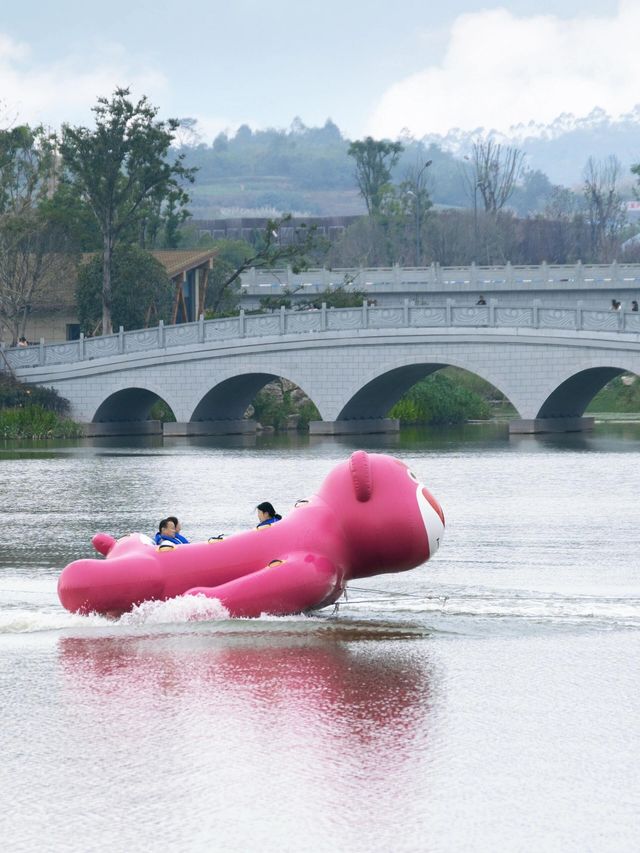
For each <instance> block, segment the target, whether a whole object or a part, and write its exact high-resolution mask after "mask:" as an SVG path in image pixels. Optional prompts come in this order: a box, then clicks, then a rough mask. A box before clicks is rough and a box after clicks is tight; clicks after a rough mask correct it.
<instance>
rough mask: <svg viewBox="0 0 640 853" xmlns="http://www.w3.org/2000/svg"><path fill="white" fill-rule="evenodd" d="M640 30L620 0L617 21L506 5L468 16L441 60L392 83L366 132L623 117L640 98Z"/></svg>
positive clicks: (638, 17) (638, 16) (636, 7)
mask: <svg viewBox="0 0 640 853" xmlns="http://www.w3.org/2000/svg"><path fill="white" fill-rule="evenodd" d="M639 32H640V3H638V2H637V0H622V2H620V5H619V7H618V10H617V12H616V14H615V15H614V16H613V17H609V18H604V17H594V16H587V15H581V16H579V17H575V18H572V19H563V18H560V17H557V16H555V15H536V16H533V17H528V18H527V17H516V16H515V15H513V14H512V13H511V12H509V11H508V10H506V9H492V10H486V11H482V12H478V13H473V14H464V15H460V16H459V17H458V18H456V20H455V22H454V24H453V26H452V28H451V31H450V35H449V43H448V47H447V50H446V53H445V56H444V58H443V60H442V62H441V63H440V64H439V65H431V66H428V67H427V68H425V70H424V71H421V72H419V73H417V74H414V75H412V76H411V77H408V78H406V79H405V80H402V81H400V82H398V83H396V84H395V85H394V86H392V87H391V88H390V89H388V90H387V91H386V92H385V93H384V95H383V96H382V98H381V100H380V102H379V104H378V106H377V107H376V109H375V111H374V113H373V115H372V116H371V119H370V122H369V127H368V132H369V133H371V134H372V135H374V136H376V137H382V136H387V137H392V138H393V137H396V136H398V135H399V133H400V131H401V130H402V129H403V128H408V129H409V130H410V131H411V133H413V134H414V135H415V136H418V137H420V136H424V135H426V134H428V133H441V134H445V133H446V132H447V131H448V130H450V129H452V128H456V127H458V128H462V129H464V130H475V129H476V128H481V127H482V128H485V129H487V130H489V129H495V130H499V131H503V132H504V131H507V130H509V128H510V127H513V126H514V125H517V124H525V123H528V122H530V121H536V122H542V123H550V122H552V121H553V120H554V119H555V118H557V117H558V116H559V115H561V114H562V113H573V114H574V115H575V116H576V117H583V116H586V115H588V114H589V113H590V112H591V111H592V110H593V109H594V108H596V107H601V108H603V109H604V110H606V112H607V113H609V114H610V115H611V116H615V117H617V116H618V115H621V114H623V113H626V112H628V111H630V110H631V109H632V108H633V107H634V106H635V105H636V104H637V103H638V102H640V62H639V61H638V48H637V36H638V33H639Z"/></svg>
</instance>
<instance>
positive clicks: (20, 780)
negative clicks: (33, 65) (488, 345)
mask: <svg viewBox="0 0 640 853" xmlns="http://www.w3.org/2000/svg"><path fill="white" fill-rule="evenodd" d="M357 447H364V448H365V449H369V450H384V451H385V452H390V453H393V454H395V455H397V456H399V457H401V458H402V459H403V460H404V461H406V462H408V463H409V464H410V465H411V467H412V468H413V469H414V470H415V471H416V473H417V474H418V475H419V476H420V478H421V479H422V480H423V482H424V483H425V484H427V485H428V486H429V488H430V489H431V490H432V491H433V492H434V494H435V495H436V496H437V497H438V498H439V499H440V501H441V503H442V505H443V507H444V510H445V514H446V517H447V533H446V538H445V541H444V544H443V546H442V548H441V550H440V552H439V553H438V555H437V557H436V558H435V560H434V561H433V563H429V564H428V565H426V566H424V567H422V568H420V569H415V570H413V571H411V572H407V573H405V574H402V575H389V576H384V577H382V578H372V579H370V580H368V581H360V582H358V584H357V586H355V587H353V588H350V590H349V594H348V600H347V601H346V602H343V603H341V605H340V607H339V609H338V611H337V613H333V612H331V611H324V612H322V613H320V614H318V615H316V616H313V617H302V616H301V617H296V618H288V619H284V618H269V619H266V618H263V619H258V620H247V621H245V620H227V619H224V618H222V617H221V616H218V615H217V614H216V613H215V612H214V611H212V610H211V606H210V603H209V604H203V603H201V602H198V601H181V600H175V601H171V602H165V603H162V604H157V603H156V604H152V605H150V606H143V607H141V608H140V609H138V610H137V611H135V612H134V613H132V614H127V615H126V616H124V617H122V619H120V620H119V621H117V622H110V621H108V620H106V619H104V618H102V617H98V616H93V617H79V616H74V615H71V614H68V613H66V612H65V611H64V610H63V609H62V608H61V607H60V605H59V604H58V601H57V596H56V581H57V576H58V574H59V571H60V569H61V568H62V567H63V566H64V565H65V564H66V563H68V562H69V561H71V560H73V559H75V558H77V557H79V556H83V555H90V554H91V553H92V549H91V545H90V539H91V536H92V535H93V533H94V532H96V531H97V530H106V531H108V532H111V533H113V534H114V535H116V536H119V535H123V534H125V533H127V532H130V531H132V530H141V531H143V532H148V533H151V532H153V530H154V529H155V526H156V524H157V521H158V519H159V518H160V517H162V516H163V515H166V514H167V513H168V512H173V513H176V514H178V515H179V516H180V518H181V520H183V528H184V532H185V533H186V534H187V536H189V537H190V538H192V539H201V538H202V539H204V538H206V537H208V536H209V535H213V534H217V533H230V532H233V531H234V530H239V529H243V528H247V527H249V526H252V525H253V524H255V519H254V515H255V512H254V507H255V505H256V504H257V503H258V502H259V501H262V500H270V501H271V502H272V503H274V504H275V506H276V508H277V509H278V510H279V511H280V512H283V513H286V512H287V511H288V510H289V509H290V508H291V506H292V505H293V503H294V502H295V500H296V499H298V498H303V497H305V496H308V495H309V494H310V493H312V492H313V491H314V490H315V489H316V488H317V486H319V484H320V482H321V480H322V478H323V477H324V475H325V474H326V473H327V472H328V471H329V470H330V469H331V467H332V466H333V465H334V464H336V463H337V462H339V461H342V460H343V459H345V458H346V457H347V456H348V455H349V453H350V452H352V451H353V450H354V449H356V448H357ZM639 451H640V428H638V426H636V425H633V424H621V425H614V424H610V425H608V426H607V427H606V428H605V427H604V426H603V427H601V428H599V429H598V430H596V432H595V433H594V434H593V435H590V436H559V437H546V438H543V437H521V438H518V437H512V438H509V437H508V436H507V435H506V434H505V432H504V430H503V429H501V428H492V427H466V428H464V429H461V430H456V431H448V432H442V433H437V434H431V435H426V434H419V433H407V434H403V435H402V436H400V437H392V438H387V439H383V438H375V437H361V438H360V439H357V440H344V441H342V440H340V439H308V438H299V439H296V438H291V439H289V438H283V439H278V438H265V439H262V440H259V441H258V443H257V444H256V443H254V444H251V443H247V440H246V439H240V438H238V439H235V438H228V439H218V440H213V439H211V440H206V439H200V440H193V439H192V440H186V439H182V440H181V439H175V440H173V442H171V443H169V441H166V442H165V443H164V445H163V444H161V443H153V442H152V441H150V440H147V441H146V442H142V441H141V442H140V443H139V444H135V443H134V440H129V441H124V440H121V441H119V442H116V441H113V442H108V441H106V440H105V441H102V442H99V441H94V442H93V443H86V444H67V445H64V444H59V445H55V446H46V445H42V444H34V445H24V444H23V445H20V446H19V447H18V446H4V449H3V447H2V445H0V497H1V500H2V507H3V518H4V523H5V530H4V536H3V537H2V538H3V545H2V547H1V549H0V713H1V716H2V721H3V724H2V728H1V730H0V731H1V733H0V748H1V754H2V761H1V762H0V838H1V839H2V849H3V850H10V851H40V850H47V851H92V850H96V851H97V850H116V851H120V850H122V851H137V850H140V851H147V850H148V851H201V850H202V851H210V850H221V851H226V850H229V851H231V850H234V851H236V850H239V851H266V853H271V851H336V850H337V851H353V853H358V851H385V853H386V851H429V853H431V851H436V852H437V851H532V853H533V851H563V853H564V851H580V852H581V853H582V851H636V850H637V849H638V848H639V847H640V811H639V806H638V792H639V791H640V754H639V753H640V750H639V746H640V698H639V695H640V690H639V676H638V672H639V671H640V667H639V666H638V660H639V658H640V558H639V556H638V555H639V554H640V518H639V512H638V494H639V489H638V485H639V466H640V452H639ZM207 608H209V609H207Z"/></svg>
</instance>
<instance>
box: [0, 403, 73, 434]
mask: <svg viewBox="0 0 640 853" xmlns="http://www.w3.org/2000/svg"><path fill="white" fill-rule="evenodd" d="M82 434H83V433H82V427H81V426H80V425H79V424H77V423H75V421H72V420H71V419H70V418H65V417H62V416H61V415H57V414H56V413H55V412H51V411H47V409H44V408H42V406H25V407H23V408H13V409H0V436H2V438H4V439H15V438H80V437H81V436H82Z"/></svg>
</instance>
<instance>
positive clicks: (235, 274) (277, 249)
mask: <svg viewBox="0 0 640 853" xmlns="http://www.w3.org/2000/svg"><path fill="white" fill-rule="evenodd" d="M291 219H292V217H291V214H290V213H287V214H286V215H285V216H282V217H281V218H280V219H268V220H267V224H266V226H265V228H264V230H263V231H261V232H260V234H259V235H258V239H257V240H256V243H255V245H254V246H251V245H250V244H248V243H247V244H246V252H245V254H244V257H243V258H242V260H240V262H239V263H238V262H237V258H236V259H232V260H227V259H220V261H219V262H218V263H220V265H221V266H220V267H219V268H218V269H216V267H215V266H214V268H213V270H212V275H211V278H210V287H209V289H208V293H207V303H206V304H207V307H208V309H209V312H210V313H211V314H214V315H219V314H221V313H229V312H230V311H233V310H234V309H235V303H234V300H233V296H234V295H233V290H232V288H233V285H234V284H235V283H236V282H237V281H238V279H239V278H240V276H241V275H242V273H243V272H244V271H245V270H248V269H250V268H251V267H255V268H256V269H274V268H275V267H277V266H282V265H283V264H287V265H289V266H291V268H292V270H293V272H295V273H297V272H302V271H303V270H305V269H308V267H309V260H310V256H311V254H312V253H313V252H314V251H315V250H316V249H317V248H318V247H319V244H320V242H321V241H320V240H319V238H318V236H317V234H316V229H315V226H312V227H311V228H309V227H307V225H305V224H304V223H302V225H298V226H296V227H292V226H290V225H289V223H290V222H291ZM285 230H288V231H290V232H291V233H289V234H288V236H287V238H286V239H285V237H284V232H285ZM216 266H218V264H216Z"/></svg>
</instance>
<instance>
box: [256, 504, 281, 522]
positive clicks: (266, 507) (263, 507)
mask: <svg viewBox="0 0 640 853" xmlns="http://www.w3.org/2000/svg"><path fill="white" fill-rule="evenodd" d="M256 509H259V510H260V512H266V513H267V515H268V516H269V518H275V517H276V515H277V513H276V511H275V509H274V508H273V504H270V503H269V501H263V502H262V503H261V504H258V506H257V507H256Z"/></svg>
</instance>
